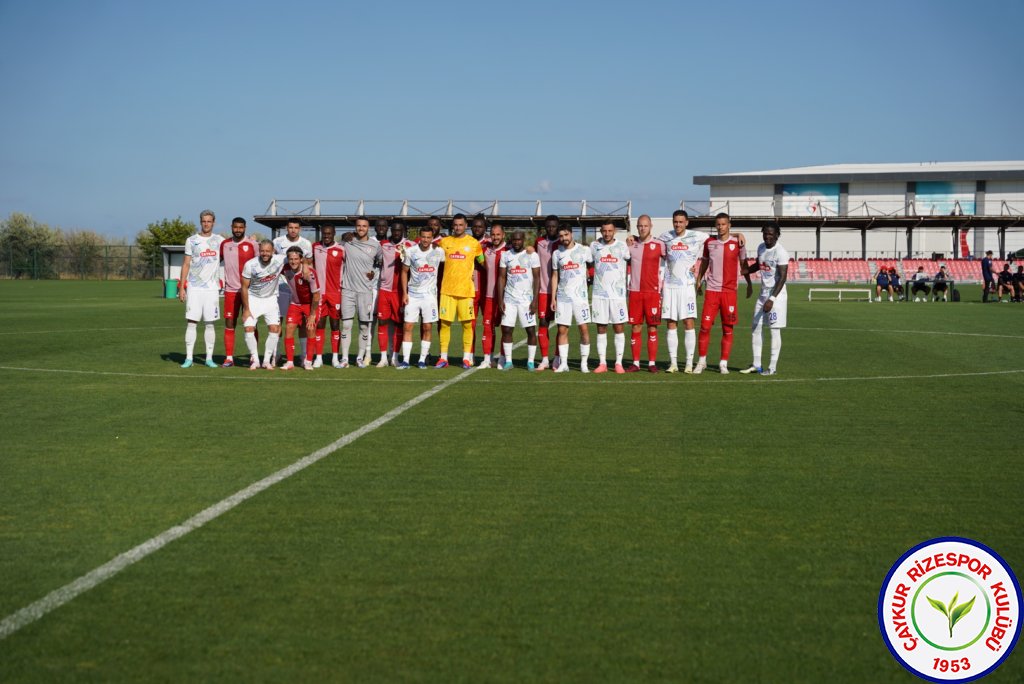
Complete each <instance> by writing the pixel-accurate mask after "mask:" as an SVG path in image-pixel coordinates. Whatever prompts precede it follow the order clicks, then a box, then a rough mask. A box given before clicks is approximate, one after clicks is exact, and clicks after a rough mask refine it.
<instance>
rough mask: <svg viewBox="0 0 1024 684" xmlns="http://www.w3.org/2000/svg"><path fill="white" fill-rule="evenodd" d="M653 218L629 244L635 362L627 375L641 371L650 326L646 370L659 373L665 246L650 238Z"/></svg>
mask: <svg viewBox="0 0 1024 684" xmlns="http://www.w3.org/2000/svg"><path fill="white" fill-rule="evenodd" d="M652 226H653V224H652V222H651V217H650V216H648V215H647V214H643V215H642V216H641V217H640V218H638V219H637V221H636V231H637V234H638V239H636V240H634V241H633V243H632V244H630V245H629V325H630V348H631V351H632V352H633V363H632V365H631V366H630V367H629V368H627V369H626V372H627V373H635V372H637V371H638V370H640V346H641V341H640V336H641V334H642V332H643V325H644V323H646V324H647V370H649V371H650V372H651V373H657V372H658V365H657V363H656V359H657V357H658V326H659V325H660V324H661V285H662V280H661V262H662V259H664V257H665V243H664V242H662V241H661V240H655V239H654V237H652V236H651V228H652Z"/></svg>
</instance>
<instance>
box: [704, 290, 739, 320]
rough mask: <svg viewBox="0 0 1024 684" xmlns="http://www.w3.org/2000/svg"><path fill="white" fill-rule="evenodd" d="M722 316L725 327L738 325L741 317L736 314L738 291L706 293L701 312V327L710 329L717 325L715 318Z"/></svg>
mask: <svg viewBox="0 0 1024 684" xmlns="http://www.w3.org/2000/svg"><path fill="white" fill-rule="evenodd" d="M719 314H721V316H722V323H723V324H724V325H736V321H737V320H738V319H739V316H738V315H737V313H736V290H722V291H721V292H705V293H704V308H703V309H701V312H700V327H702V328H710V327H711V326H712V325H714V324H715V316H718V315H719Z"/></svg>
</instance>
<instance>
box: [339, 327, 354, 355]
mask: <svg viewBox="0 0 1024 684" xmlns="http://www.w3.org/2000/svg"><path fill="white" fill-rule="evenodd" d="M351 348H352V319H351V318H348V319H345V320H344V321H342V322H341V360H342V361H348V350H349V349H351Z"/></svg>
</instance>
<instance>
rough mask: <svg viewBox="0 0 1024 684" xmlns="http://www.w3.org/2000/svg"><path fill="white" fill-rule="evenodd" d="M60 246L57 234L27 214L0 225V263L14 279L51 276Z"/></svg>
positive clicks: (60, 241) (58, 233) (12, 216)
mask: <svg viewBox="0 0 1024 684" xmlns="http://www.w3.org/2000/svg"><path fill="white" fill-rule="evenodd" d="M63 246H64V241H63V239H62V235H61V232H60V231H59V230H57V229H54V228H50V226H48V225H46V224H45V223H39V222H37V221H35V220H33V219H32V217H31V216H28V215H27V214H20V213H18V212H14V213H12V214H11V215H10V216H8V217H7V218H6V219H4V220H3V221H0V261H2V262H3V263H4V265H5V266H7V267H9V268H10V272H11V276H12V277H14V278H21V277H22V276H29V277H31V278H46V277H52V276H54V275H55V274H56V270H57V269H56V257H57V255H58V254H59V252H60V250H61V248H62V247H63Z"/></svg>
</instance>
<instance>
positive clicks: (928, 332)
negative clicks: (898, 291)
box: [787, 326, 1024, 340]
mask: <svg viewBox="0 0 1024 684" xmlns="http://www.w3.org/2000/svg"><path fill="white" fill-rule="evenodd" d="M787 329H788V330H815V331H819V332H859V333H894V334H897V335H950V336H953V337H1000V338H1004V339H1009V340H1024V335H995V334H991V333H972V332H946V331H942V330H893V329H891V328H881V329H879V330H871V329H868V328H800V327H796V326H788V327H787Z"/></svg>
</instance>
